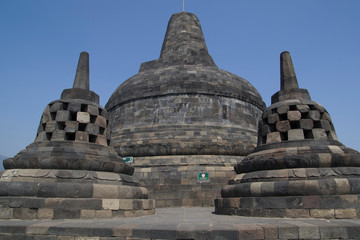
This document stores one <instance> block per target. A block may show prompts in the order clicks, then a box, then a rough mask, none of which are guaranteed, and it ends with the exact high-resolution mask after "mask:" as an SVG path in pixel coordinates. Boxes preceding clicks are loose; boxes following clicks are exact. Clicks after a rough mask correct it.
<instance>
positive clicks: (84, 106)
mask: <svg viewBox="0 0 360 240" xmlns="http://www.w3.org/2000/svg"><path fill="white" fill-rule="evenodd" d="M87 106H88V105H87V104H81V112H86V109H87Z"/></svg>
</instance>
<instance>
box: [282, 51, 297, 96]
mask: <svg viewBox="0 0 360 240" xmlns="http://www.w3.org/2000/svg"><path fill="white" fill-rule="evenodd" d="M280 76H281V83H280V84H281V86H280V90H291V89H299V84H298V81H297V78H296V74H295V69H294V66H293V63H292V60H291V56H290V53H289V52H287V51H285V52H282V53H281V54H280Z"/></svg>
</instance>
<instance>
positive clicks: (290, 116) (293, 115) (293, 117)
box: [287, 111, 301, 121]
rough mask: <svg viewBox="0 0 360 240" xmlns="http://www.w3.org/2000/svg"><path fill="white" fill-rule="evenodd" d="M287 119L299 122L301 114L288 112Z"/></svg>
mask: <svg viewBox="0 0 360 240" xmlns="http://www.w3.org/2000/svg"><path fill="white" fill-rule="evenodd" d="M287 118H288V120H289V121H299V120H300V119H301V113H300V112H299V111H288V113H287Z"/></svg>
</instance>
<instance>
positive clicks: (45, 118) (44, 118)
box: [41, 109, 51, 123]
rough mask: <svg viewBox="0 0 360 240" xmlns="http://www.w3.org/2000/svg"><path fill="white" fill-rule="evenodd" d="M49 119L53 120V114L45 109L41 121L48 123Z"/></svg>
mask: <svg viewBox="0 0 360 240" xmlns="http://www.w3.org/2000/svg"><path fill="white" fill-rule="evenodd" d="M48 121H51V114H50V112H49V110H47V109H45V110H44V112H43V114H42V116H41V123H47V122H48Z"/></svg>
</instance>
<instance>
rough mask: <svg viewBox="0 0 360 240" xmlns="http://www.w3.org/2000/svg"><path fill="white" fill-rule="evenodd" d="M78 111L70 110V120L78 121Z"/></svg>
mask: <svg viewBox="0 0 360 240" xmlns="http://www.w3.org/2000/svg"><path fill="white" fill-rule="evenodd" d="M76 115H77V112H72V111H70V121H76Z"/></svg>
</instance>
